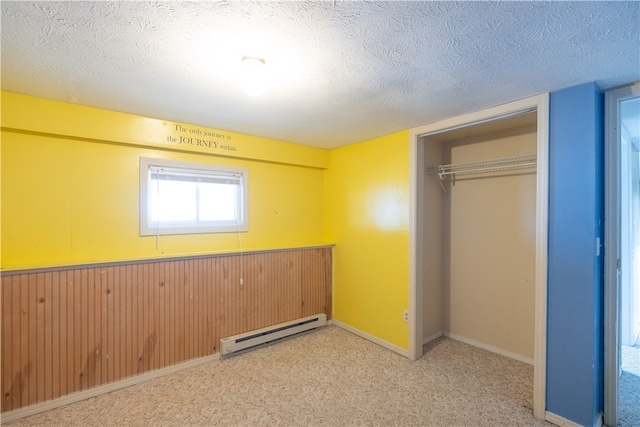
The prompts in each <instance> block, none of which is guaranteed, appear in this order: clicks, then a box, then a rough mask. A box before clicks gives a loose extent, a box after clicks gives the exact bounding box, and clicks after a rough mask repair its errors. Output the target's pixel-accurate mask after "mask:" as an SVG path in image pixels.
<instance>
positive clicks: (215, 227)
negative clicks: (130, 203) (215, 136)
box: [140, 157, 249, 236]
mask: <svg viewBox="0 0 640 427" xmlns="http://www.w3.org/2000/svg"><path fill="white" fill-rule="evenodd" d="M163 168H166V170H167V173H168V174H171V173H181V172H182V173H185V174H189V175H194V182H198V179H199V178H198V175H201V176H202V177H203V178H209V179H211V178H212V177H213V178H216V177H221V178H224V177H229V178H230V179H236V180H239V183H240V189H239V193H240V195H239V196H240V197H238V202H239V206H236V209H238V211H237V213H238V217H237V220H236V221H198V220H196V221H185V222H165V223H163V222H162V221H152V220H151V219H150V218H149V203H150V198H151V195H152V193H151V192H152V191H153V187H154V185H153V183H152V178H151V173H152V171H154V170H155V171H157V170H159V169H163ZM248 180H249V171H248V169H246V168H238V167H230V166H219V165H210V164H205V163H192V162H182V161H176V160H167V159H157V158H149V157H140V235H141V236H157V235H167V234H203V233H232V232H233V233H235V232H245V231H248V230H249V226H248V218H247V216H248V215H247V212H248V207H249V197H248V188H247V187H248V186H247V182H248ZM198 197H199V196H198ZM198 202H199V200H198Z"/></svg>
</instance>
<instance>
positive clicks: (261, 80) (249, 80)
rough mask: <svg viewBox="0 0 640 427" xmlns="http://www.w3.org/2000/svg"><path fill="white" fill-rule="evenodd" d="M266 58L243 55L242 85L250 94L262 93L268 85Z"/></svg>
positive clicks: (240, 77)
mask: <svg viewBox="0 0 640 427" xmlns="http://www.w3.org/2000/svg"><path fill="white" fill-rule="evenodd" d="M265 66H266V61H265V60H264V58H257V57H253V56H243V57H242V63H241V67H240V74H239V79H240V87H241V88H242V90H243V91H244V93H246V94H247V95H249V96H258V95H261V94H262V93H263V92H264V91H265V89H266V87H267V75H266V70H265Z"/></svg>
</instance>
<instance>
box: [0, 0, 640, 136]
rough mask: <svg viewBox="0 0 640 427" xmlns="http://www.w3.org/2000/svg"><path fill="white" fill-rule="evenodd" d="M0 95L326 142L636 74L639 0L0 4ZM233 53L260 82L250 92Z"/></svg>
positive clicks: (638, 68)
mask: <svg viewBox="0 0 640 427" xmlns="http://www.w3.org/2000/svg"><path fill="white" fill-rule="evenodd" d="M0 8H1V11H2V14H1V36H2V38H1V40H2V46H1V47H2V51H1V52H2V81H1V84H2V88H3V89H5V90H9V91H14V92H19V93H25V94H30V95H36V96H41V97H45V98H50V99H55V100H60V101H66V102H72V103H77V104H83V105H89V106H95V107H100V108H105V109H109V110H116V111H123V112H127V113H133V114H140V115H144V116H148V117H156V118H160V119H166V120H173V121H180V122H186V123H192V124H197V125H202V126H209V127H213V128H218V129H224V130H230V131H238V132H244V133H249V134H254V135H261V136H266V137H271V138H277V139H281V140H285V141H291V142H297V143H301V144H307V145H313V146H319V147H325V148H332V147H337V146H341V145H344V144H349V143H353V142H357V141H362V140H365V139H369V138H372V137H375V136H380V135H384V134H388V133H391V132H395V131H398V130H402V129H408V128H411V127H415V126H419V125H424V124H427V123H431V122H434V121H438V120H441V119H445V118H449V117H452V116H456V115H460V114H463V113H467V112H471V111H476V110H480V109H483V108H486V107H490V106H494V105H498V104H502V103H505V102H509V101H513V100H516V99H520V98H524V97H527V96H531V95H535V94H539V93H542V92H548V91H554V90H557V89H560V88H564V87H568V86H572V85H576V84H580V83H584V82H588V81H596V82H597V83H598V84H599V85H600V87H601V88H602V89H606V88H609V87H613V86H617V85H621V84H625V83H629V82H632V81H635V80H640V3H638V2H536V1H534V2H496V3H493V2H439V1H438V2H430V1H429V2H427V1H423V2H404V1H403V2H379V1H371V2H359V1H357V2H343V1H335V2H332V1H324V2H317V1H313V2H271V1H267V2H234V1H232V2H229V1H220V2H177V1H173V2H137V1H136V2H133V1H132V2H124V1H122V2H111V1H70V2H47V1H45V2H31V1H19V2H11V1H4V0H3V1H2V2H1V3H0ZM243 55H248V56H260V57H264V58H265V59H266V63H267V69H268V71H269V74H270V76H271V83H270V87H269V89H268V90H267V92H265V93H264V94H263V95H262V96H260V97H248V96H246V95H245V94H244V93H242V92H241V91H240V90H239V88H238V86H237V84H236V81H235V77H236V75H237V66H238V64H239V63H240V58H241V57H242V56H243Z"/></svg>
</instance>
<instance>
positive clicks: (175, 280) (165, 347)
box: [1, 247, 331, 412]
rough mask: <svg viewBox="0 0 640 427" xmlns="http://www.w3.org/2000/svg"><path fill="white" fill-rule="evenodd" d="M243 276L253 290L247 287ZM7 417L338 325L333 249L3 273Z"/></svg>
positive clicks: (5, 403)
mask: <svg viewBox="0 0 640 427" xmlns="http://www.w3.org/2000/svg"><path fill="white" fill-rule="evenodd" d="M241 274H242V275H243V278H244V284H243V285H240V277H241ZM1 288H2V291H1V297H2V354H1V357H2V362H1V364H2V367H1V370H2V412H6V411H11V410H14V409H18V408H22V407H25V406H28V405H32V404H35V403H40V402H44V401H47V400H51V399H55V398H57V397H61V396H64V395H67V394H70V393H73V392H77V391H80V390H85V389H87V388H90V387H94V386H98V385H103V384H106V383H110V382H114V381H118V380H121V379H124V378H127V377H131V376H133V375H137V374H140V373H143V372H147V371H150V370H154V369H160V368H163V367H166V366H169V365H173V364H176V363H180V362H184V361H186V360H189V359H193V358H198V357H203V356H208V355H212V354H215V353H218V344H219V340H220V338H224V337H226V336H230V335H235V334H239V333H243V332H247V331H251V330H254V329H258V328H263V327H266V326H270V325H273V324H277V323H282V322H286V321H289V320H294V319H297V318H300V317H305V316H310V315H313V314H317V313H326V314H327V317H328V318H330V317H331V248H328V247H322V248H312V249H296V250H286V251H277V252H263V253H252V254H245V255H242V256H240V255H229V256H216V257H209V258H196V259H185V260H171V261H156V262H148V263H135V264H128V265H113V266H101V267H86V268H82V267H75V268H73V269H68V270H53V271H46V272H16V273H14V274H7V275H3V277H2V282H1Z"/></svg>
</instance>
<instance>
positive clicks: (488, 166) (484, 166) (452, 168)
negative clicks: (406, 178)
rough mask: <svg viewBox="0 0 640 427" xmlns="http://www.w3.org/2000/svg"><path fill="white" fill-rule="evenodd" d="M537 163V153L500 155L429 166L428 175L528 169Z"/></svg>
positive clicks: (444, 175)
mask: <svg viewBox="0 0 640 427" xmlns="http://www.w3.org/2000/svg"><path fill="white" fill-rule="evenodd" d="M536 165H537V158H536V153H529V154H519V155H516V156H508V157H499V158H495V159H487V160H480V161H475V162H466V163H455V164H449V165H439V166H433V167H429V168H427V176H436V175H437V176H438V177H439V178H440V179H441V180H443V179H444V178H445V177H446V176H447V175H454V178H455V175H471V174H475V173H487V172H499V171H505V170H515V169H528V168H533V167H535V166H536Z"/></svg>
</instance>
